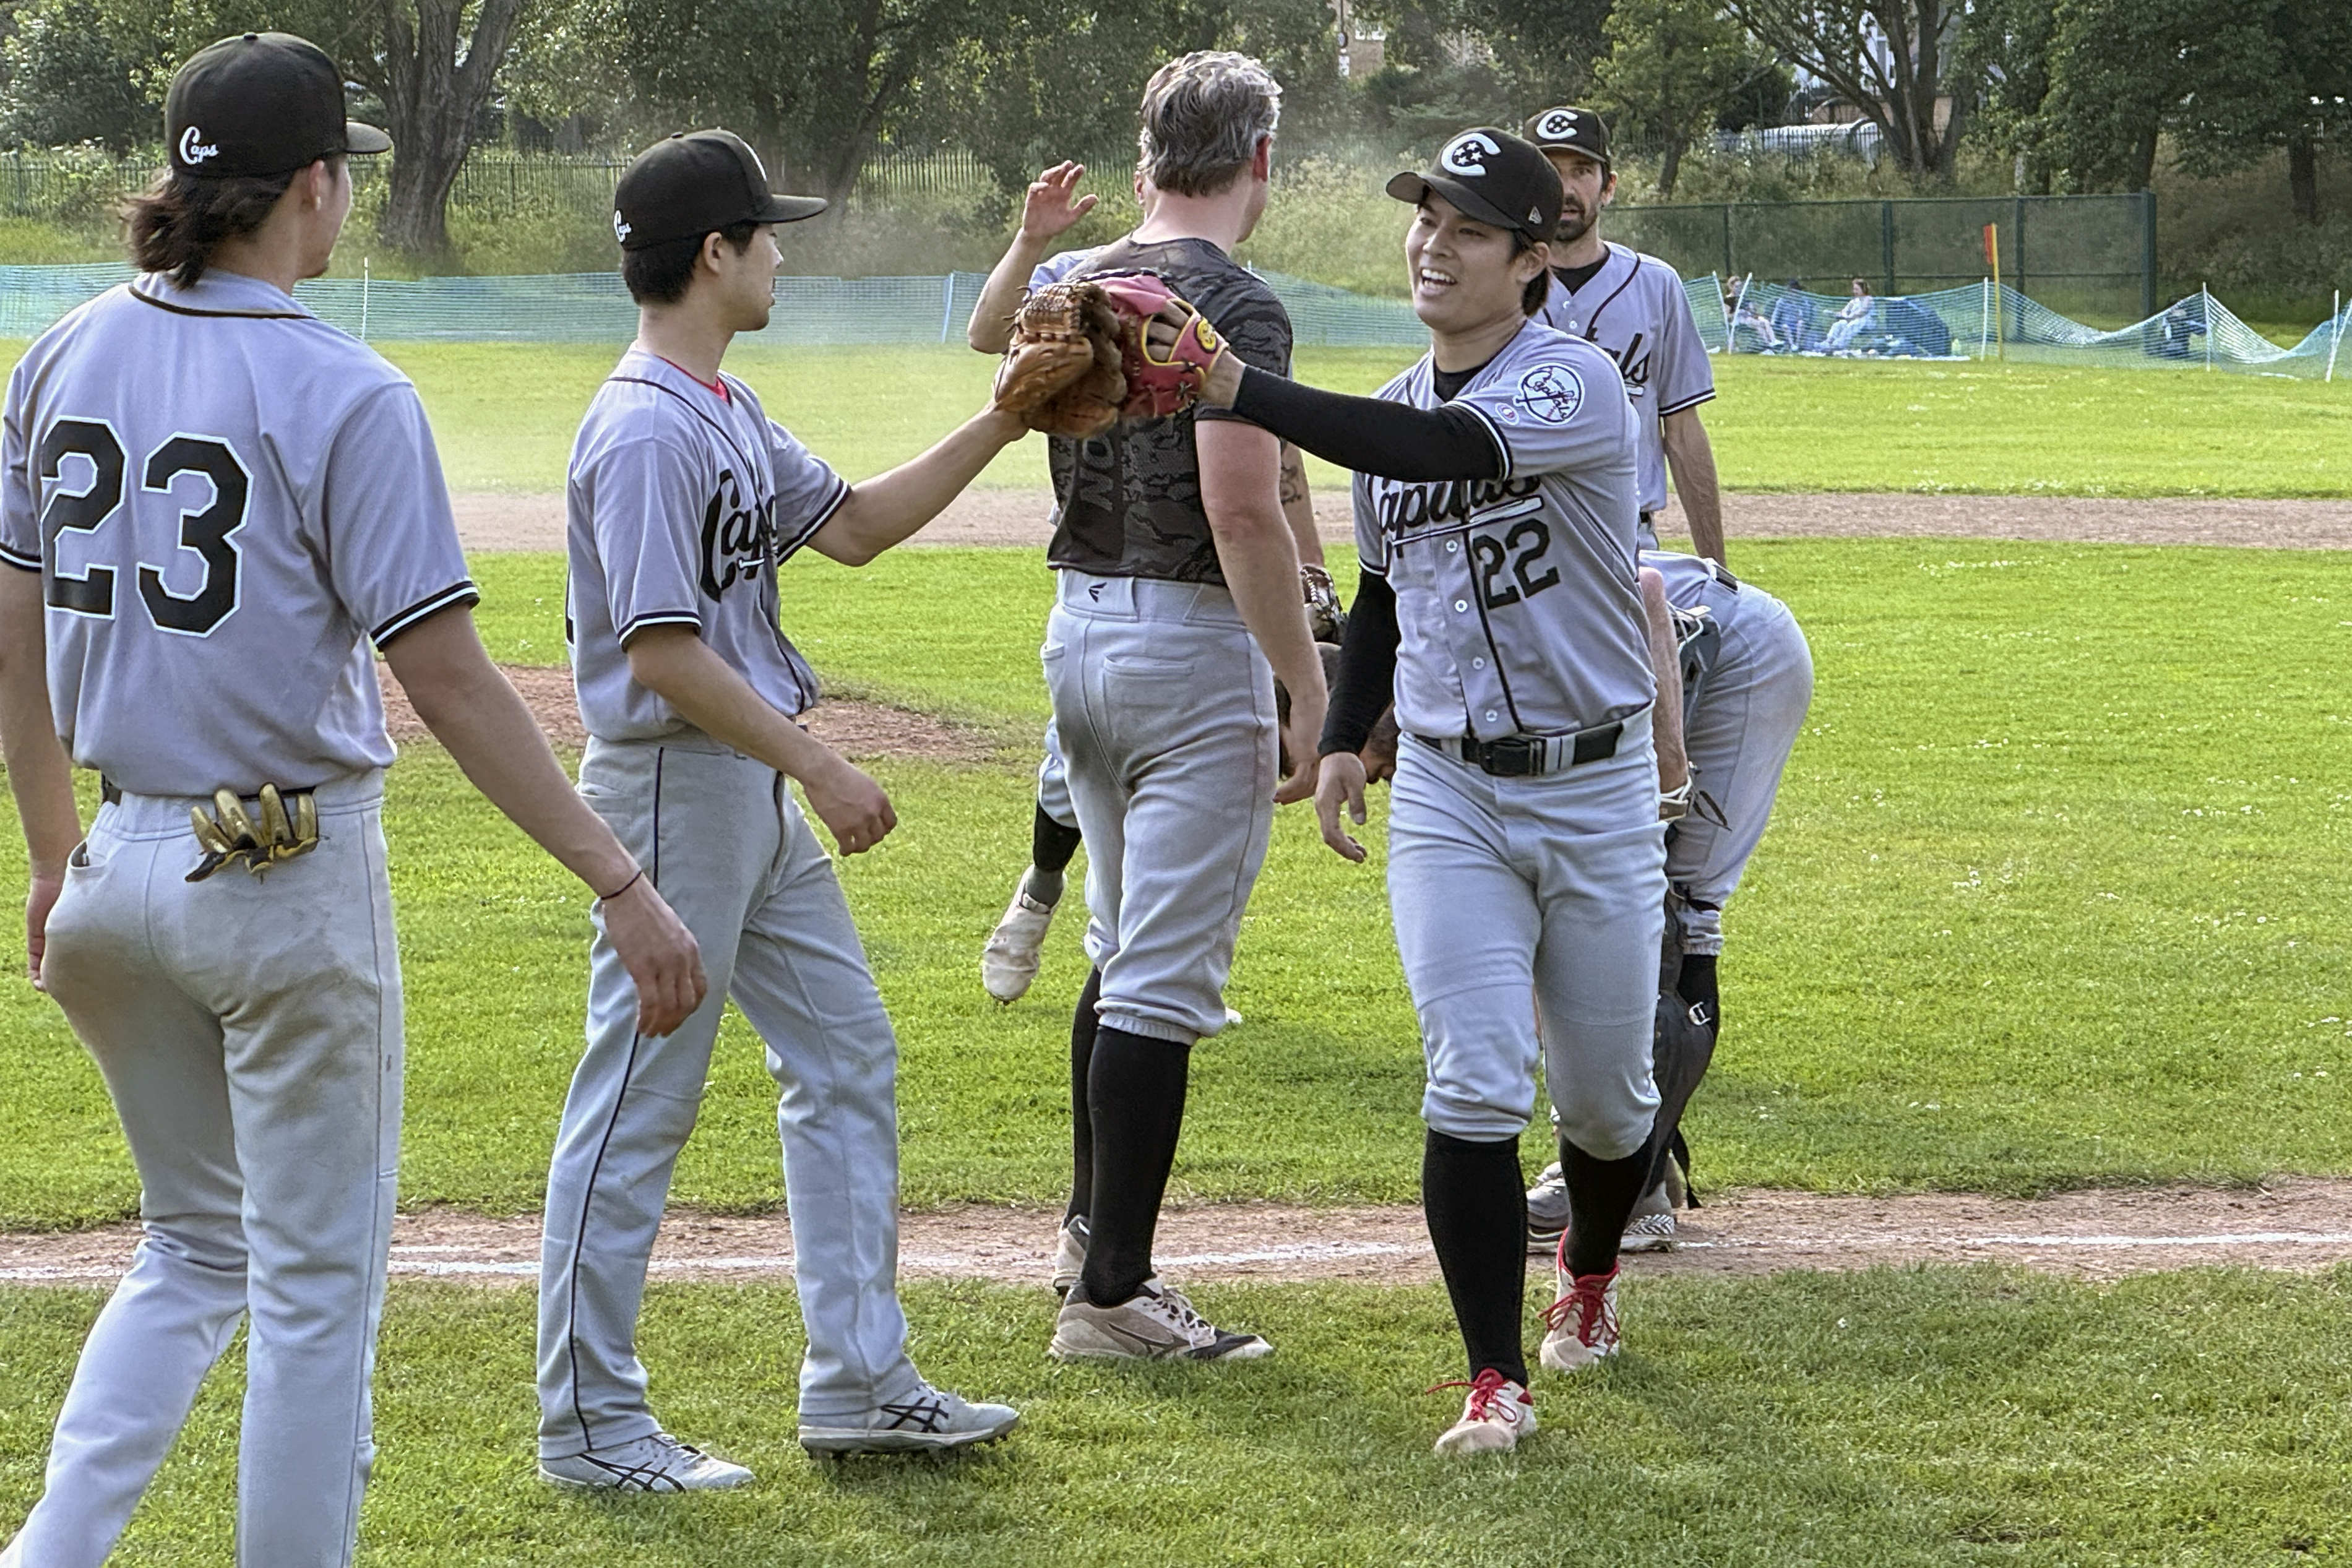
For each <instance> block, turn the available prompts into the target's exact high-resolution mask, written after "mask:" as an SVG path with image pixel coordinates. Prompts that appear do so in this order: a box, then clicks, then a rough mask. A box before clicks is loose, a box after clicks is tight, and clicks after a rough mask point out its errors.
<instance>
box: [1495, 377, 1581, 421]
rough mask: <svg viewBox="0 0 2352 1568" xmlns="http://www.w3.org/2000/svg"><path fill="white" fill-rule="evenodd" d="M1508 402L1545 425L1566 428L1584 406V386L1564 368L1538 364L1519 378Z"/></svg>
mask: <svg viewBox="0 0 2352 1568" xmlns="http://www.w3.org/2000/svg"><path fill="white" fill-rule="evenodd" d="M1511 401H1512V402H1513V403H1515V404H1517V405H1518V406H1519V407H1521V408H1524V409H1526V410H1527V411H1528V415H1529V416H1532V417H1534V418H1537V419H1539V420H1541V421H1543V423H1545V424H1547V425H1565V424H1567V423H1568V422H1569V421H1570V419H1573V418H1575V417H1576V411H1577V410H1578V409H1579V408H1581V407H1582V406H1583V405H1584V383H1583V382H1582V381H1581V380H1580V379H1579V378H1578V376H1577V374H1576V372H1574V371H1572V370H1570V369H1569V368H1568V367H1567V366H1566V365H1564V364H1539V365H1538V366H1536V367H1535V369H1533V370H1531V371H1529V372H1528V374H1525V375H1523V376H1521V377H1519V389H1518V391H1517V393H1515V394H1513V395H1512V397H1511Z"/></svg>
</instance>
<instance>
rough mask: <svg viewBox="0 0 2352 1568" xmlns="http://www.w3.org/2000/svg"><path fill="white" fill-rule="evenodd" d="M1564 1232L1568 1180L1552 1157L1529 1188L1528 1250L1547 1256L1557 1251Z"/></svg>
mask: <svg viewBox="0 0 2352 1568" xmlns="http://www.w3.org/2000/svg"><path fill="white" fill-rule="evenodd" d="M1567 1234H1568V1179H1567V1178H1566V1177H1564V1176H1562V1175H1561V1174H1560V1173H1559V1161H1557V1160H1555V1161H1553V1162H1552V1163H1550V1164H1549V1165H1546V1166H1545V1167H1544V1168H1543V1174H1542V1175H1540V1176H1538V1177H1537V1178H1536V1184H1535V1185H1534V1186H1532V1187H1529V1188H1528V1251H1529V1252H1540V1253H1542V1254H1543V1255H1544V1256H1545V1257H1547V1258H1549V1256H1551V1255H1552V1254H1553V1253H1555V1252H1558V1251H1559V1238H1560V1237H1563V1236H1566V1235H1567Z"/></svg>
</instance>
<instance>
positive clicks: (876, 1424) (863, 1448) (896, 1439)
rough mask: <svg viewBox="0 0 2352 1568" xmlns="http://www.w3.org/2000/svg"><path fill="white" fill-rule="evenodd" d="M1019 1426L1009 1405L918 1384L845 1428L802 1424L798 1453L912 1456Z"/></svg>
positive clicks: (983, 1439)
mask: <svg viewBox="0 0 2352 1568" xmlns="http://www.w3.org/2000/svg"><path fill="white" fill-rule="evenodd" d="M1020 1424H1021V1413H1020V1412H1019V1411H1017V1410H1015V1409H1013V1406H1011V1405H975V1404H973V1403H972V1402H971V1400H969V1399H965V1398H962V1397H961V1396H960V1395H958V1394H950V1393H948V1392H947V1391H946V1390H945V1389H939V1388H933V1387H932V1386H931V1385H930V1384H928V1383H922V1384H916V1385H915V1392H914V1393H913V1394H911V1395H910V1396H908V1398H905V1399H900V1400H894V1401H892V1402H891V1403H890V1404H888V1405H877V1406H876V1407H875V1408H874V1409H872V1410H869V1411H867V1412H866V1414H865V1415H862V1416H859V1417H858V1418H856V1420H854V1421H850V1422H847V1423H839V1422H829V1423H827V1424H826V1425H824V1426H816V1425H814V1424H812V1423H810V1422H806V1421H803V1422H802V1423H801V1447H803V1448H806V1449H807V1450H808V1451H809V1452H810V1453H812V1454H913V1453H938V1452H940V1451H943V1450H945V1449H949V1448H969V1447H971V1446H972V1445H974V1444H976V1443H993V1442H995V1441H996V1440H997V1439H998V1438H999V1437H1002V1436H1004V1435H1005V1434H1006V1433H1008V1432H1010V1431H1012V1430H1013V1427H1015V1426H1019V1425H1020Z"/></svg>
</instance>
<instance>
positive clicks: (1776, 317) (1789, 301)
mask: <svg viewBox="0 0 2352 1568" xmlns="http://www.w3.org/2000/svg"><path fill="white" fill-rule="evenodd" d="M1812 314H1813V313H1812V310H1811V308H1810V307H1808V306H1807V304H1806V302H1805V280H1804V279H1801V278H1791V279H1789V286H1788V289H1787V290H1786V291H1785V292H1784V293H1782V294H1781V296H1780V298H1779V299H1777V300H1773V301H1772V331H1774V333H1776V334H1777V335H1778V336H1779V338H1780V343H1781V346H1782V347H1783V348H1784V349H1786V350H1787V351H1788V352H1789V353H1803V352H1804V351H1805V350H1806V349H1807V348H1808V347H1810V346H1811V342H1812V335H1813V321H1812Z"/></svg>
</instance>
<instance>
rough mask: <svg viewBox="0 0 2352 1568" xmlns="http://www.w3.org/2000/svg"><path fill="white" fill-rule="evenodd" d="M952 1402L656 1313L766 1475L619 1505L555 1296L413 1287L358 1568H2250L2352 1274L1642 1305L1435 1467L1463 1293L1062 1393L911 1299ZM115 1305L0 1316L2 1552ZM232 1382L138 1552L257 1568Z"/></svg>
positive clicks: (1025, 1363) (214, 1390) (733, 1437)
mask: <svg viewBox="0 0 2352 1568" xmlns="http://www.w3.org/2000/svg"><path fill="white" fill-rule="evenodd" d="M908 1298H909V1308H910V1311H909V1316H910V1318H911V1319H912V1321H913V1322H914V1325H915V1352H916V1354H917V1355H918V1357H919V1358H920V1361H921V1363H922V1364H923V1366H924V1367H925V1368H926V1370H927V1371H928V1372H929V1373H930V1374H931V1375H932V1376H934V1377H936V1378H938V1379H940V1381H942V1382H945V1383H947V1384H950V1385H953V1386H960V1387H961V1388H964V1389H967V1390H970V1391H971V1392H972V1393H973V1394H988V1395H992V1396H997V1397H1003V1398H1006V1399H1010V1400H1013V1401H1014V1402H1015V1403H1017V1404H1018V1405H1020V1406H1021V1407H1022V1409H1023V1413H1024V1420H1023V1426H1022V1428H1021V1430H1019V1431H1017V1432H1016V1433H1014V1435H1013V1437H1012V1438H1011V1439H1010V1440H1009V1441H1008V1442H1006V1443H1004V1444H1002V1445H1000V1446H998V1447H993V1448H991V1449H987V1450H983V1451H982V1452H980V1453H977V1454H973V1455H970V1456H966V1457H963V1458H956V1459H950V1460H943V1461H942V1460H912V1461H905V1460H889V1459H862V1460H856V1461H850V1462H845V1463H829V1464H825V1465H822V1466H820V1465H816V1464H813V1463H812V1462H810V1461H809V1460H807V1459H805V1458H803V1457H802V1455H801V1454H800V1452H799V1450H798V1449H797V1448H796V1447H793V1430H792V1410H793V1387H794V1381H793V1380H794V1371H795V1363H796V1361H797V1357H798V1354H799V1331H798V1330H799V1325H798V1321H797V1317H796V1314H795V1312H794V1309H793V1297H792V1294H791V1292H790V1291H789V1290H787V1289H775V1288H766V1289H726V1288H721V1287H717V1286H701V1287H678V1286H659V1285H657V1286H656V1287H654V1289H652V1290H651V1291H650V1292H648V1300H647V1303H646V1321H645V1333H644V1343H645V1349H646V1360H647V1361H648V1363H650V1364H651V1366H652V1368H653V1394H654V1399H655V1403H656V1408H657V1409H658V1410H659V1411H660V1412H661V1414H662V1415H663V1416H664V1417H665V1419H666V1420H667V1422H668V1423H669V1424H671V1425H672V1426H675V1427H676V1429H677V1431H678V1432H679V1433H681V1434H682V1435H684V1436H687V1437H688V1438H689V1439H690V1440H695V1441H699V1442H704V1443H708V1444H709V1445H710V1447H713V1448H714V1449H716V1450H717V1451H719V1452H721V1453H724V1454H726V1455H728V1456H730V1457H731V1458H738V1459H740V1460H742V1461H744V1462H745V1463H748V1464H749V1465H751V1467H752V1468H753V1469H754V1470H755V1471H756V1472H757V1473H758V1475H759V1477H760V1480H759V1482H758V1484H756V1485H754V1486H752V1487H750V1488H748V1489H744V1490H742V1491H738V1492H731V1493H724V1494H713V1495H710V1496H706V1497H701V1498H694V1499H677V1498H634V1499H614V1500H587V1499H583V1498H578V1497H571V1496H565V1495H562V1494H558V1493H555V1492H552V1491H551V1489H548V1488H546V1487H544V1486H542V1485H541V1484H540V1483H539V1482H537V1481H536V1480H535V1479H532V1477H531V1473H530V1460H531V1454H532V1422H533V1417H534V1415H535V1409H534V1406H533V1404H532V1401H531V1394H530V1376H531V1366H530V1342H531V1318H530V1314H531V1306H530V1295H529V1293H528V1292H525V1291H520V1290H511V1291H509V1290H495V1291H485V1290H475V1289H466V1288H463V1287H448V1286H398V1287H395V1288H394V1291H393V1295H392V1303H391V1308H390V1310H389V1311H388V1312H387V1314H386V1317H385V1321H384V1335H383V1353H382V1361H381V1373H380V1375H379V1377H378V1379H377V1391H378V1392H377V1423H376V1436H377V1439H378V1441H379V1443H380V1444H381V1445H382V1447H383V1453H382V1458H381V1459H380V1461H379V1463H378V1466H377V1470H376V1481H375V1485H374V1487H373V1489H371V1491H370V1493H369V1496H368V1499H367V1503H366V1509H365V1512H364V1514H363V1516H362V1552H361V1557H360V1561H361V1562H362V1563H366V1564H371V1565H376V1568H392V1565H395V1564H417V1565H423V1564H435V1565H438V1564H445V1563H467V1564H469V1565H480V1568H499V1565H507V1564H513V1565H517V1568H520V1565H521V1564H538V1563H583V1564H584V1563H624V1562H625V1563H638V1564H645V1565H646V1568H657V1565H661V1564H676V1565H678V1568H688V1565H691V1568H751V1564H755V1563H757V1564H800V1563H942V1564H954V1565H956V1568H965V1565H971V1568H985V1565H989V1564H1014V1563H1019V1564H1033V1563H1051V1562H1070V1561H1083V1562H1086V1563H1149V1564H1165V1563H1185V1564H1191V1563H1312V1564H1328V1563H1382V1564H1388V1563H1394V1564H1400V1565H1402V1564H1414V1565H1419V1564H1444V1565H1448V1568H1453V1565H1478V1564H1497V1565H1502V1564H1508V1565H1513V1568H1517V1565H1522V1564H1528V1563H1580V1562H1593V1563H1612V1564H1614V1563H1625V1564H1660V1565H1664V1564H1693V1563H1706V1564H1759V1565H1761V1564H1772V1565H1779V1564H1789V1563H1805V1564H1818V1565H1822V1568H1864V1565H1867V1568H1890V1565H1902V1568H1909V1565H1913V1564H1919V1565H1928V1564H1956V1565H1957V1564H1980V1563H2033V1564H2043V1563H2047V1564H2061V1563H2063V1564H2070V1565H2071V1564H2094V1563H2134V1564H2145V1563H2181V1564H2187V1563H2200V1564H2201V1563H2274V1562H2280V1561H2302V1560H2305V1554H2317V1555H2319V1556H2323V1557H2333V1556H2334V1555H2336V1553H2338V1552H2342V1551H2343V1550H2344V1548H2345V1546H2346V1544H2347V1531H2346V1527H2345V1524H2344V1520H2345V1518H2346V1514H2347V1510H2352V1487H2347V1483H2346V1481H2345V1465H2346V1462H2347V1458H2352V1443H2347V1435H2346V1428H2345V1424H2344V1419H2343V1414H2342V1412H2343V1407H2344V1404H2345V1402H2346V1400H2347V1397H2352V1373H2347V1370H2346V1367H2345V1363H2344V1359H2343V1357H2342V1355H2341V1354H2340V1353H2339V1347H2340V1346H2341V1345H2342V1344H2343V1342H2344V1341H2345V1338H2346V1336H2347V1333H2352V1280H2347V1278H2346V1277H2345V1276H2344V1275H2343V1274H2340V1273H2338V1274H2333V1275H2327V1276H2323V1277H2319V1278H2300V1277H2295V1276H2285V1275H2267V1276H2265V1275H2255V1274H2246V1273H2223V1272H2200V1273H2193V1274H2185V1275H2168V1276H2161V1277H2157V1278H2151V1279H2134V1280H2130V1281H2126V1282H2125V1283H2122V1284H2118V1285H2115V1286H2111V1287H2105V1288H2095V1287H2089V1286H2082V1285H2071V1284H2063V1283H2060V1282H2057V1281H2054V1280H2051V1279H2041V1278H2036V1277H2033V1276H2030V1275H2025V1274H2013V1273H2003V1272H2000V1271H1996V1270H1993V1269H1990V1268H1979V1269H1971V1270H1953V1269H1945V1268H1934V1269H1922V1270H1916V1271H1902V1272H1895V1271H1877V1272H1873V1273H1869V1274H1860V1275H1815V1276H1805V1275H1793V1274H1792V1275H1783V1276H1780V1277H1779V1278H1777V1279H1770V1280H1759V1281H1738V1282H1730V1281H1710V1280H1702V1279H1675V1280H1671V1281H1655V1282H1637V1283H1635V1284H1633V1285H1632V1286H1631V1287H1630V1288H1629V1289H1627V1291H1626V1293H1625V1320H1626V1323H1627V1341H1626V1342H1627V1346H1628V1349H1627V1352H1626V1354H1625V1356H1624V1358H1623V1359H1622V1361H1620V1362H1619V1363H1616V1364H1614V1365H1612V1366H1610V1367H1608V1368H1606V1369H1603V1370H1601V1371H1599V1372H1595V1373H1587V1374H1585V1377H1584V1379H1583V1380H1582V1381H1580V1382H1577V1383H1575V1384H1570V1382H1569V1381H1568V1380H1566V1379H1564V1378H1562V1377H1560V1376H1559V1375H1558V1374H1556V1373H1539V1374H1538V1382H1537V1401H1538V1411H1539V1414H1540V1415H1541V1419H1542V1422H1543V1429H1542V1430H1541V1431H1540V1432H1538V1435H1537V1436H1535V1437H1534V1438H1532V1439H1531V1440H1530V1441H1529V1442H1528V1444H1526V1445H1525V1446H1523V1447H1521V1448H1520V1449H1519V1450H1518V1451H1517V1453H1515V1454H1513V1455H1512V1456H1510V1457H1509V1458H1503V1459H1493V1458H1489V1459H1484V1460H1478V1461H1474V1462H1468V1463H1465V1462H1461V1461H1454V1460H1445V1459H1440V1458H1436V1457H1435V1456H1433V1455H1432V1454H1431V1453H1430V1452H1429V1443H1430V1441H1431V1439H1432V1438H1433V1436H1435V1434H1436V1433H1437V1432H1438V1431H1439V1430H1440V1429H1442V1428H1443V1426H1444V1424H1445V1423H1446V1421H1447V1420H1449V1419H1450V1418H1451V1416H1452V1415H1453V1414H1454V1412H1455V1411H1457V1410H1459V1408H1460V1405H1459V1404H1458V1403H1457V1401H1458V1394H1455V1393H1452V1392H1447V1393H1442V1394H1428V1395H1424V1394H1423V1393H1422V1392H1421V1391H1422V1389H1423V1387H1425V1386H1426V1385H1428V1384H1433V1383H1435V1382H1437V1381H1439V1380H1441V1379H1443V1378H1446V1377H1453V1376H1458V1375H1459V1373H1458V1370H1457V1359H1458V1356H1459V1353H1460V1352H1459V1346H1458V1343H1457V1342H1455V1341H1454V1336H1453V1331H1452V1325H1451V1322H1450V1321H1449V1318H1448V1315H1447V1312H1446V1310H1445V1305H1444V1298H1443V1296H1442V1295H1441V1294H1440V1293H1439V1292H1438V1291H1437V1290H1436V1289H1433V1288H1430V1289H1396V1290H1376V1289H1370V1288H1367V1287H1346V1286H1322V1287H1303V1286H1291V1287H1286V1288H1272V1289H1269V1288H1263V1287H1260V1288H1229V1289H1217V1290H1213V1291H1203V1292H1202V1304H1203V1306H1204V1308H1205V1309H1206V1310H1209V1311H1211V1312H1212V1313H1213V1314H1215V1315H1216V1316H1217V1317H1218V1318H1219V1319H1220V1320H1221V1321H1236V1322H1246V1323H1248V1324H1249V1325H1251V1326H1253V1327H1256V1328H1261V1329H1263V1330H1265V1331H1266V1332H1267V1334H1268V1335H1269V1336H1270V1337H1272V1338H1273V1339H1274V1341H1275V1342H1276V1345H1277V1347H1278V1349H1277V1352H1276V1355H1275V1356H1273V1357H1272V1358H1271V1359H1269V1360H1266V1361H1263V1362H1255V1363H1246V1364H1243V1365H1237V1366H1226V1367H1218V1368H1213V1369H1212V1368H1202V1367H1185V1366H1149V1367H1116V1368H1112V1367H1101V1366H1073V1367H1062V1366H1056V1365H1055V1364H1053V1363H1049V1362H1047V1361H1046V1360H1045V1356H1044V1354H1043V1345H1042V1342H1043V1339H1044V1336H1045V1331H1046V1324H1047V1321H1048V1319H1047V1308H1048V1307H1049V1306H1050V1304H1051V1298H1050V1297H1048V1296H1047V1295H1046V1294H1045V1292H1044V1291H1043V1290H1042V1289H1038V1290H1028V1291H1023V1290H1013V1289H982V1288H976V1287H969V1286H966V1287H947V1286H939V1285H918V1286H915V1287H912V1288H910V1289H909V1290H908ZM96 1300H97V1298H96V1297H95V1296H94V1295H93V1294H91V1293H89V1292H85V1291H79V1290H61V1289H44V1290H23V1289H19V1290H15V1291H9V1292H5V1293H0V1345H5V1347H6V1348H5V1352H0V1520H7V1521H14V1520H16V1519H17V1518H19V1517H21V1516H22V1513H23V1511H24V1510H25V1509H26V1507H27V1506H28V1505H29V1504H30V1502H31V1500H32V1498H33V1496H34V1495H35V1492H36V1489H37V1485H38V1479H39V1473H40V1463H41V1456H42V1452H43V1449H44V1447H45V1443H46V1439H47V1428H48V1424H49V1422H50V1421H51V1420H52V1419H53V1418H54V1415H55V1411H56V1407H57V1402H58V1399H59V1397H60V1396H61V1395H62V1393H63V1389H64V1384H65V1381H66V1377H67V1374H68V1369H69V1368H70V1366H71V1365H72V1362H73V1357H74V1353H75V1351H76V1349H77V1347H78V1345H79V1342H80V1339H81V1336H82V1333H83V1332H84V1331H85V1329H86V1327H87V1324H88V1322H89V1318H90V1315H91V1313H92V1312H93V1311H94V1310H95V1306H96ZM240 1394H241V1387H240V1383H239V1377H238V1373H237V1369H236V1358H235V1357H232V1358H231V1363H230V1364H229V1365H227V1366H225V1367H224V1368H223V1369H222V1373H221V1374H220V1375H218V1376H216V1377H215V1378H214V1379H213V1380H212V1382H211V1383H210V1384H208V1385H207V1386H206V1388H205V1391H204V1394H203V1395H202V1396H201V1398H200V1399H199V1401H198V1403H197V1406H196V1412H195V1415H194V1417H193V1418H192V1420H191V1421H190V1423H189V1426H188V1428H187V1430H186V1432H185V1433H184V1436H182V1438H181V1440H180V1443H179V1445H178V1447H176V1449H175V1450H174V1451H173V1455H172V1457H171V1458H170V1459H169V1460H168V1461H167V1462H166V1463H165V1465H164V1467H163V1473H162V1475H161V1477H160V1478H159V1479H158V1480H157V1482H156V1485H155V1487H154V1488H153V1489H152V1491H151V1492H150V1494H149V1497H148V1500H147V1503H146V1505H145V1507H144V1508H143V1509H142V1510H141V1512H140V1513H139V1515H138V1516H137V1517H136V1518H135V1519H134V1520H133V1521H132V1523H131V1531H130V1533H129V1535H128V1536H127V1537H126V1538H125V1541H124V1542H123V1546H122V1549H121V1552H119V1553H118V1554H117V1555H116V1556H115V1557H114V1558H113V1559H112V1561H113V1562H115V1563H121V1564H124V1565H125V1568H136V1565H142V1564H163V1563H195V1562H226V1561H227V1558H228V1554H229V1529H230V1516H229V1510H228V1504H229V1500H230V1498H231V1497H232V1496H233V1493H234V1483H233V1479H232V1478H233V1470H234V1456H235V1431H236V1402H237V1399H238V1398H239V1396H240Z"/></svg>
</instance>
